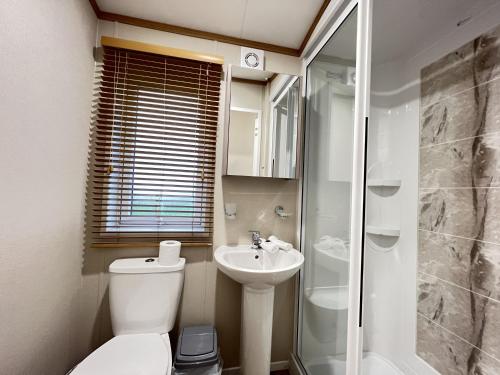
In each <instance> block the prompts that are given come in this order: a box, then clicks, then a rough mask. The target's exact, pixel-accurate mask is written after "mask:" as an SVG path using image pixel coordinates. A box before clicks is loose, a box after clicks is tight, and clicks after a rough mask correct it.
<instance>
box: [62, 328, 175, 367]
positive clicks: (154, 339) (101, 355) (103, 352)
mask: <svg viewBox="0 0 500 375" xmlns="http://www.w3.org/2000/svg"><path fill="white" fill-rule="evenodd" d="M171 368H172V353H171V350H170V340H169V337H168V334H165V335H159V334H158V333H146V334H132V335H119V336H116V337H113V338H112V339H111V340H109V341H108V342H107V343H105V344H104V345H102V346H100V347H99V348H98V349H96V350H95V351H94V352H92V353H91V354H90V355H89V356H88V357H87V358H85V359H84V360H83V361H82V362H80V363H79V364H78V366H76V367H75V368H74V370H73V371H71V373H70V375H166V374H167V373H170V369H171Z"/></svg>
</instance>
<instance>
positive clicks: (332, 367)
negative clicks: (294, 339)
mask: <svg viewBox="0 0 500 375" xmlns="http://www.w3.org/2000/svg"><path fill="white" fill-rule="evenodd" d="M361 363H362V370H361V375H403V372H401V370H399V369H398V368H397V367H396V366H395V365H394V364H393V363H392V362H391V361H389V360H388V359H386V358H384V357H383V356H381V355H380V354H377V353H374V352H364V353H363V360H362V362H361ZM345 364H346V363H345V357H344V358H341V357H338V356H334V357H328V358H321V359H318V360H312V361H311V362H309V363H308V364H306V366H305V367H306V369H307V372H308V374H310V375H331V374H345V367H346V366H345Z"/></svg>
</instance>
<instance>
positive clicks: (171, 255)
mask: <svg viewBox="0 0 500 375" xmlns="http://www.w3.org/2000/svg"><path fill="white" fill-rule="evenodd" d="M180 253H181V243H180V242H179V241H171V240H167V241H161V242H160V253H159V255H158V263H160V264H161V265H162V266H173V265H175V264H177V263H179V255H180Z"/></svg>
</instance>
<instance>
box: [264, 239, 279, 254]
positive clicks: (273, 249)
mask: <svg viewBox="0 0 500 375" xmlns="http://www.w3.org/2000/svg"><path fill="white" fill-rule="evenodd" d="M260 247H262V249H263V250H265V251H267V252H269V253H271V254H274V253H277V252H278V251H279V250H280V247H279V246H278V245H276V244H275V243H274V242H271V241H264V242H261V243H260Z"/></svg>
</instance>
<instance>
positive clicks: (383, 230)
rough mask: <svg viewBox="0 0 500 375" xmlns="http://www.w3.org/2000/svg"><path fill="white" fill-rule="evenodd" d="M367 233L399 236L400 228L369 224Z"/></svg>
mask: <svg viewBox="0 0 500 375" xmlns="http://www.w3.org/2000/svg"><path fill="white" fill-rule="evenodd" d="M366 233H368V234H375V235H378V236H386V237H399V229H398V228H391V227H380V226H375V225H367V226H366Z"/></svg>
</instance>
